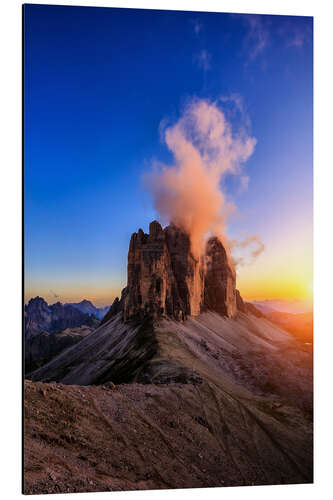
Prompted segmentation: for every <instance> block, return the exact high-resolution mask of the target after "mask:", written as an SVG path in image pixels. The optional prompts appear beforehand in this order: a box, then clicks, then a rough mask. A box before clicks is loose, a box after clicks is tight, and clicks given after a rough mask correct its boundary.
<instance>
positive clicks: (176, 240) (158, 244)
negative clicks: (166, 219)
mask: <svg viewBox="0 0 333 500" xmlns="http://www.w3.org/2000/svg"><path fill="white" fill-rule="evenodd" d="M189 254H190V243H189V238H188V236H187V235H186V234H185V233H183V232H182V231H180V230H179V229H177V228H172V229H169V231H168V232H167V231H166V230H164V231H163V229H162V227H161V226H160V224H159V223H158V222H156V221H154V222H152V223H151V224H150V226H149V234H145V233H144V232H143V231H142V229H139V231H138V232H137V233H134V234H133V235H132V237H131V241H130V246H129V252H128V267H127V274H128V281H127V295H126V298H125V300H124V319H125V320H128V319H130V318H133V317H138V318H142V317H144V316H150V317H152V318H158V317H160V316H162V315H168V316H172V317H174V318H176V319H178V320H181V319H184V318H185V317H186V315H187V314H191V304H190V290H189V289H188V286H187V282H186V277H187V276H188V277H190V275H191V269H189V265H188V262H189ZM175 271H177V272H178V276H177V278H176V276H175ZM179 285H180V286H179Z"/></svg>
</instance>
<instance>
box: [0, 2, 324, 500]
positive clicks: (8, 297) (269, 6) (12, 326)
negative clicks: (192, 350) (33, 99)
mask: <svg viewBox="0 0 333 500" xmlns="http://www.w3.org/2000/svg"><path fill="white" fill-rule="evenodd" d="M30 3H40V4H62V5H70V4H71V5H96V6H114V7H143V8H161V9H166V8H168V9H178V10H201V11H202V10H207V11H220V12H243V13H259V14H288V15H308V16H314V17H315V19H314V27H315V80H314V85H315V95H314V105H315V114H314V132H315V134H314V139H315V142H314V146H315V156H314V167H315V171H314V172H315V182H314V188H315V207H314V208H315V283H314V293H315V484H314V485H295V486H258V487H253V486H251V487H237V488H227V489H220V488H214V489H205V490H204V489H199V490H198V489H196V490H195V489H193V490H173V491H170V490H169V491H148V492H128V493H94V494H93V495H95V496H93V497H92V496H91V495H92V494H75V496H74V494H71V495H67V496H66V497H65V498H66V499H67V498H68V499H71V498H75V499H79V498H81V497H82V498H88V497H89V498H94V499H95V498H96V499H97V498H106V496H107V495H111V498H112V499H118V498H121V499H126V500H127V499H129V500H131V499H132V498H133V499H136V500H142V499H144V498H145V499H148V500H156V499H157V498H160V499H166V500H171V499H178V498H179V499H182V500H188V499H189V498H191V499H199V498H202V497H205V498H209V499H217V498H221V496H222V495H223V498H226V499H235V498H236V499H239V498H246V499H247V500H248V499H261V498H263V499H264V498H265V499H267V497H269V498H270V499H272V500H274V499H279V500H280V498H281V497H283V498H286V499H288V498H295V497H301V498H302V499H310V498H311V499H313V498H314V497H316V498H319V499H321V498H325V499H326V498H332V493H333V459H332V453H333V442H332V430H331V429H332V428H333V412H332V408H333V403H332V394H333V389H332V386H333V376H332V372H333V359H332V355H333V343H332V338H333V328H332V326H333V314H332V313H333V294H332V291H333V279H332V261H333V245H332V241H333V237H332V232H333V223H332V219H333V190H332V184H333V182H332V181H333V177H332V168H333V162H332V149H333V126H332V121H333V106H332V92H333V78H332V74H333V70H332V67H333V55H332V53H333V37H332V32H333V23H332V21H333V19H332V13H333V8H332V5H333V2H331V1H329V0H317V1H315V0H312V1H307V0H278V1H276V0H269V2H268V1H267V0H266V1H264V0H261V1H259V0H242V1H241V0H233V1H229V0H227V1H221V0H220V1H218V0H214V1H213V0H187V1H185V0H177V1H175V0H155V1H151V0H150V1H148V0H145V1H144V0H137V1H122V2H113V1H111V0H109V1H107V0H104V1H103V0H100V1H93V0H88V1H85V0H78V1H77V2H71V1H66V0H62V1H58V2H54V1H52V0H49V1H46V2H45V1H42V0H39V1H38V0H36V2H30ZM21 5H22V4H21V2H19V1H17V0H2V1H1V2H0V8H1V16H0V20H1V26H0V36H1V43H0V51H1V52H0V54H1V58H0V85H1V89H0V127H1V128H0V139H1V142H0V144H1V147H0V154H1V162H0V175H1V182H0V188H1V193H0V217H1V219H0V252H1V258H0V307H1V309H0V313H1V315H0V318H1V319H0V349H1V356H0V367H1V374H0V382H1V392H0V408H1V410H0V415H1V425H0V432H1V434H0V439H1V440H0V453H1V457H0V460H1V462H0V494H1V495H2V498H4V499H11V498H19V497H20V496H21V494H20V491H21V458H22V455H21V265H22V264H21V224H22V221H21V196H22V186H21ZM82 495H84V497H83V496H82ZM40 497H44V495H41V496H39V498H40ZM49 498H50V497H49Z"/></svg>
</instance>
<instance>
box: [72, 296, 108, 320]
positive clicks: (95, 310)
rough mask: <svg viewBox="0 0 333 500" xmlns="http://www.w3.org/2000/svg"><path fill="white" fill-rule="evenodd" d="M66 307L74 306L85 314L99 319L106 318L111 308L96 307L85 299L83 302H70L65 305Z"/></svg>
mask: <svg viewBox="0 0 333 500" xmlns="http://www.w3.org/2000/svg"><path fill="white" fill-rule="evenodd" d="M64 305H65V306H72V307H75V308H76V309H78V310H79V311H81V312H82V313H85V314H93V315H94V316H96V318H98V319H102V318H104V316H105V315H106V313H107V312H108V310H109V309H110V306H105V307H96V306H94V304H93V303H92V302H90V300H87V299H83V300H81V302H68V303H66V304H64Z"/></svg>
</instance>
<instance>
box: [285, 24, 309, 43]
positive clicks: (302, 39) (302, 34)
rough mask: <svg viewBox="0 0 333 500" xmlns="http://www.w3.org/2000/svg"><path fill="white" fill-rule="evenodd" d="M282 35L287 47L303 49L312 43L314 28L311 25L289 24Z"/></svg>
mask: <svg viewBox="0 0 333 500" xmlns="http://www.w3.org/2000/svg"><path fill="white" fill-rule="evenodd" d="M280 35H281V36H282V37H283V38H284V39H285V40H286V47H294V48H297V49H302V48H303V47H304V45H306V44H307V43H309V42H311V41H312V28H311V26H310V25H305V26H304V25H303V26H300V25H298V24H295V23H288V24H286V26H285V27H284V28H283V29H282V30H280Z"/></svg>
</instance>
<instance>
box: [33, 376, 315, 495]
mask: <svg viewBox="0 0 333 500" xmlns="http://www.w3.org/2000/svg"><path fill="white" fill-rule="evenodd" d="M311 440H312V426H311V422H310V421H307V420H306V419H305V418H304V415H303V414H302V412H301V411H300V410H299V409H297V408H295V407H292V406H290V405H288V404H286V403H285V402H283V401H281V400H277V399H274V398H273V399H271V400H264V399H262V398H258V399H255V400H253V398H251V399H248V398H247V397H242V398H239V397H234V395H233V394H231V393H229V392H226V391H223V390H221V389H220V388H218V387H217V386H216V385H214V384H212V383H208V382H203V383H202V384H186V385H182V384H169V385H140V384H128V385H118V386H112V385H111V384H107V385H106V386H103V385H102V386H70V385H68V386H65V385H62V384H57V383H51V384H45V383H40V382H35V383H34V382H30V381H26V382H25V459H24V468H25V482H24V493H26V494H36V493H60V492H61V493H65V492H85V491H118V490H136V489H158V488H189V487H191V488H193V487H209V486H233V485H260V484H287V483H288V484H289V483H305V482H312V448H311Z"/></svg>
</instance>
